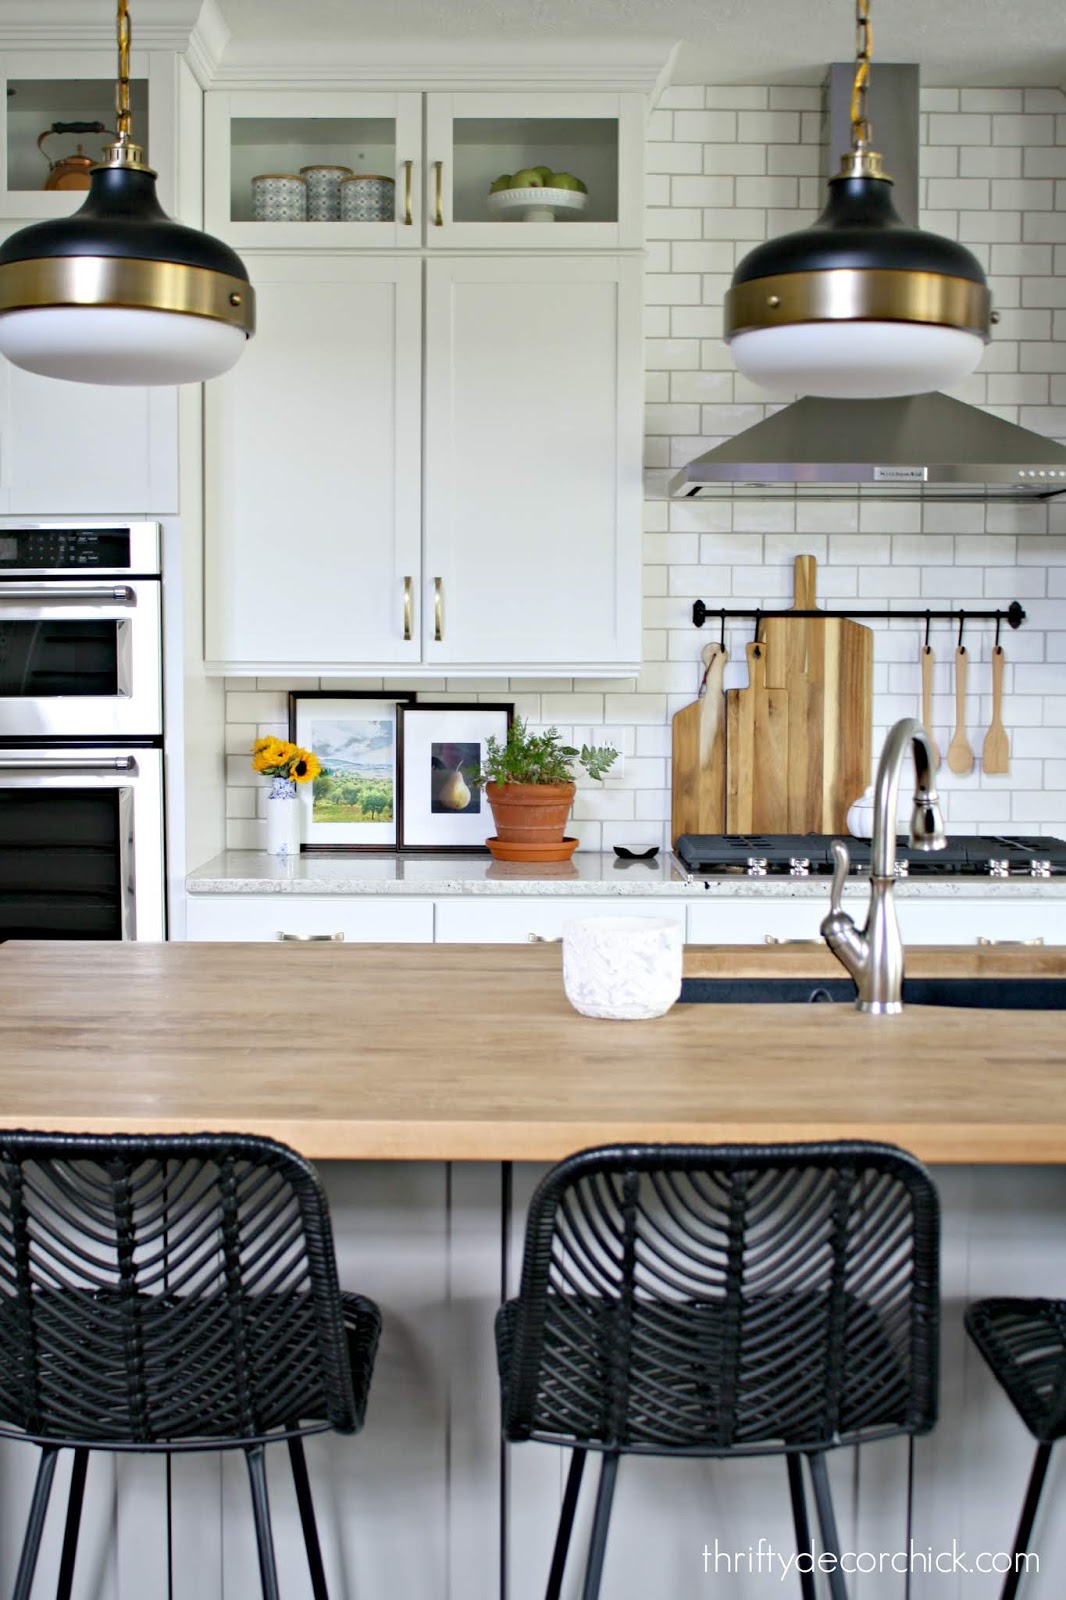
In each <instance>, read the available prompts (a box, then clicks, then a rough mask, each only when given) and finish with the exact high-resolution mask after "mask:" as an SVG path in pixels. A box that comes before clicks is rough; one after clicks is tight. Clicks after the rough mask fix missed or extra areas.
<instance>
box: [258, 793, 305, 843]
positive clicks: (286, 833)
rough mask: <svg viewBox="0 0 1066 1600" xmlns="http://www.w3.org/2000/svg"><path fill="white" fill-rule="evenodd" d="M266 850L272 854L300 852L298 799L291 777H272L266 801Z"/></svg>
mask: <svg viewBox="0 0 1066 1600" xmlns="http://www.w3.org/2000/svg"><path fill="white" fill-rule="evenodd" d="M266 819H267V852H268V854H269V855H272V856H294V855H299V853H300V801H299V799H298V797H297V794H296V784H295V782H294V780H293V779H292V778H273V779H271V783H270V793H269V794H268V795H267V803H266Z"/></svg>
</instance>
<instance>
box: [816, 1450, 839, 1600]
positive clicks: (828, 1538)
mask: <svg viewBox="0 0 1066 1600" xmlns="http://www.w3.org/2000/svg"><path fill="white" fill-rule="evenodd" d="M807 1459H808V1461H809V1462H810V1464H811V1482H812V1484H813V1485H814V1503H815V1505H816V1506H817V1508H818V1525H819V1527H820V1528H821V1530H822V1547H823V1549H824V1550H825V1552H826V1554H827V1555H833V1556H836V1558H837V1559H836V1565H835V1567H834V1569H833V1571H832V1572H830V1574H829V1593H830V1595H831V1596H832V1600H848V1587H847V1584H846V1583H845V1582H844V1574H843V1573H842V1572H841V1570H840V1535H839V1534H838V1533H837V1519H836V1513H835V1512H834V1510H833V1495H832V1491H831V1489H830V1487H829V1471H828V1469H827V1467H826V1464H825V1452H824V1451H818V1452H817V1453H816V1454H814V1455H810V1456H808V1457H807Z"/></svg>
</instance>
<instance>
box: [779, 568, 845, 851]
mask: <svg viewBox="0 0 1066 1600" xmlns="http://www.w3.org/2000/svg"><path fill="white" fill-rule="evenodd" d="M816 607H817V563H816V562H815V559H814V557H813V556H797V557H796V565H795V592H794V598H793V609H794V610H796V611H809V610H814V609H816ZM759 637H760V639H761V641H762V643H763V644H764V645H765V647H766V686H767V690H768V691H769V690H774V689H780V690H784V691H785V692H786V693H787V695H788V740H787V762H786V764H785V765H783V766H781V767H780V768H779V769H778V783H779V784H781V785H782V787H783V788H784V789H785V792H786V796H787V806H786V810H787V821H786V823H785V824H784V826H783V829H782V831H784V832H787V833H843V832H846V830H847V815H848V808H849V806H851V804H852V803H853V801H855V800H857V799H858V798H859V796H860V795H861V794H862V792H863V790H864V789H865V788H866V786H867V784H868V783H869V782H870V779H871V764H872V759H873V656H874V650H873V645H874V637H873V633H872V632H871V630H870V629H869V628H866V627H864V626H863V625H862V624H861V623H859V622H853V621H851V619H850V618H848V617H791V616H784V617H767V618H765V619H764V621H763V622H762V624H761V627H760V632H759ZM764 766H765V763H764ZM760 781H761V782H765V781H766V779H765V778H761V779H760Z"/></svg>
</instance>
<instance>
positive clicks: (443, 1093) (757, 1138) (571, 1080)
mask: <svg viewBox="0 0 1066 1600" xmlns="http://www.w3.org/2000/svg"><path fill="white" fill-rule="evenodd" d="M560 966H561V956H560V951H559V948H558V946H527V945H488V946H486V945H450V946H449V945H387V946H385V945H332V944H307V945H299V944H282V943H278V944H226V945H224V944H214V945H212V944H194V943H190V944H178V943H175V944H97V943H91V944H90V943H86V944H77V943H66V942H56V943H44V942H41V943H18V942H12V943H9V944H6V945H0V1017H2V1019H3V1047H2V1049H0V1107H2V1109H0V1125H4V1126H7V1127H22V1128H38V1129H51V1130H55V1131H59V1132H74V1131H86V1132H129V1133H144V1132H149V1131H156V1132H164V1133H165V1132H179V1131H181V1132H195V1131H202V1130H215V1131H220V1130H225V1131H230V1132H233V1131H236V1132H244V1133H258V1134H266V1135H269V1136H271V1137H273V1138H275V1139H281V1140H284V1141H285V1142H286V1143H289V1144H292V1145H294V1146H295V1147H296V1148H297V1149H299V1150H302V1151H303V1152H304V1153H305V1154H306V1155H307V1156H309V1157H311V1158H312V1159H320V1160H322V1159H410V1160H429V1161H444V1160H455V1161H467V1160H486V1161H504V1160H553V1159H556V1158H558V1157H560V1156H563V1155H565V1154H566V1153H567V1152H569V1151H571V1150H575V1149H579V1148H580V1147H582V1146H586V1145H592V1144H598V1143H604V1142H614V1141H631V1140H653V1141H668V1140H678V1141H699V1142H704V1141H706V1142H712V1141H720V1142H756V1143H768V1142H772V1141H777V1140H807V1139H828V1138H865V1139H882V1140H886V1141H890V1142H892V1143H897V1144H901V1145H904V1146H905V1147H907V1148H908V1149H910V1150H913V1151H914V1152H915V1153H916V1154H917V1155H918V1156H919V1157H921V1158H923V1159H924V1160H926V1161H931V1162H1007V1163H1011V1162H1056V1163H1058V1162H1066V1030H1064V1027H1063V1014H1062V1013H1054V1012H1017V1011H1015V1012H994V1011H966V1010H956V1009H944V1008H922V1007H912V1008H909V1009H908V1010H905V1011H904V1013H903V1014H902V1015H901V1016H898V1017H867V1016H862V1015H860V1014H859V1013H858V1012H856V1011H855V1010H853V1008H851V1007H850V1006H845V1005H807V1006H804V1005H799V1006H797V1005H792V1006H784V1005H782V1006H744V1005H730V1006H722V1005H685V1006H681V1005H678V1006H675V1007H674V1009H673V1010H672V1011H671V1012H669V1013H668V1014H667V1015H666V1016H665V1017H662V1018H659V1019H658V1020H656V1021H653V1022H603V1021H595V1020H592V1019H590V1018H587V1017H582V1016H579V1015H578V1014H577V1013H576V1012H575V1011H573V1010H572V1009H571V1007H570V1006H569V1004H568V1003H567V1000H566V998H565V996H564V994H563V987H562V977H561V970H560ZM841 970H842V969H840V968H839V967H838V966H837V965H836V963H835V962H834V961H833V959H832V957H830V956H829V955H828V952H826V951H824V950H822V949H819V948H817V947H814V948H811V949H799V948H789V949H778V950H775V949H759V948H754V949H753V948H739V947H738V948H732V949H730V948H727V947H714V948H707V949H690V950H689V951H688V952H687V954H686V971H687V972H688V973H689V974H690V975H693V976H696V975H711V976H713V975H721V976H736V977H740V976H772V975H777V976H786V975H797V974H800V975H803V976H808V975H809V976H813V977H826V976H831V975H832V976H836V975H839V974H840V972H841ZM908 970H909V971H910V972H911V973H912V974H913V975H915V976H919V975H921V974H923V973H925V974H930V973H935V974H941V975H945V976H947V975H960V976H969V975H974V974H981V975H989V976H990V975H993V974H997V975H1001V976H1011V975H1015V976H1034V975H1037V974H1040V973H1044V974H1045V975H1048V976H1052V975H1063V974H1066V951H1056V950H1051V949H1048V950H1046V951H1042V950H1034V949H1026V950H1016V951H1007V950H998V951H997V950H991V951H980V952H978V951H975V950H973V949H970V950H965V951H963V950H959V951H950V950H943V949H938V950H927V951H912V952H910V955H909V966H908Z"/></svg>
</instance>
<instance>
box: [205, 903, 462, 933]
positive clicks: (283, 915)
mask: <svg viewBox="0 0 1066 1600" xmlns="http://www.w3.org/2000/svg"><path fill="white" fill-rule="evenodd" d="M187 905H188V925H187V935H186V937H187V938H189V939H205V940H215V941H223V942H228V941H232V940H246V939H247V940H272V939H277V938H278V936H279V935H281V934H290V935H292V936H294V937H296V938H301V939H307V938H314V937H323V938H331V937H333V936H334V935H336V934H340V935H342V936H343V938H344V939H346V940H349V941H350V942H352V943H355V944H432V942H433V902H432V900H406V899H405V900H400V899H389V898H388V897H386V896H384V895H382V896H381V897H380V898H377V899H372V898H369V897H368V898H367V899H365V900H362V899H360V900H349V899H346V898H344V897H343V896H340V895H322V896H320V897H317V898H316V897H313V896H309V895H308V896H304V895H300V896H296V895H289V894H264V895H189V896H188V899H187Z"/></svg>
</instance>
